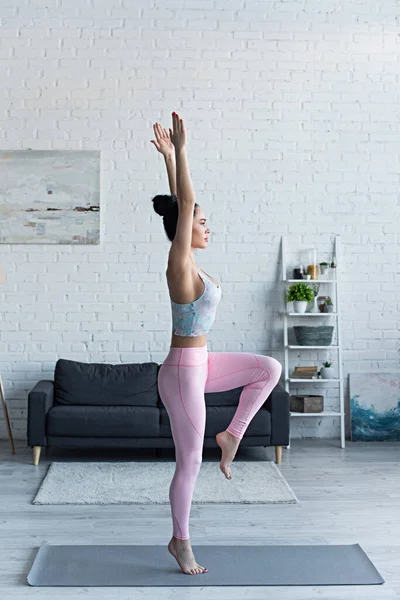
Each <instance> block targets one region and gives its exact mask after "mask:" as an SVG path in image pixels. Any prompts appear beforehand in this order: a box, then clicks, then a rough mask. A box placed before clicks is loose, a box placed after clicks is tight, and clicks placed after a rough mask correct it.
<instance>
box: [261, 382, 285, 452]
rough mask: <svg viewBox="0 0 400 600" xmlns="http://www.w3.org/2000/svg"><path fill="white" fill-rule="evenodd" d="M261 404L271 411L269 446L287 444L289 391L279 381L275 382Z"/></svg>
mask: <svg viewBox="0 0 400 600" xmlns="http://www.w3.org/2000/svg"><path fill="white" fill-rule="evenodd" d="M263 406H264V408H266V409H267V410H268V411H269V412H270V413H271V441H270V444H271V446H288V445H289V437H290V436H289V433H290V403H289V393H288V392H287V391H286V390H285V388H284V387H283V386H282V384H281V383H277V385H276V386H275V387H274V389H273V390H272V392H271V393H270V395H269V396H268V398H267V399H266V401H265V402H264V405H263Z"/></svg>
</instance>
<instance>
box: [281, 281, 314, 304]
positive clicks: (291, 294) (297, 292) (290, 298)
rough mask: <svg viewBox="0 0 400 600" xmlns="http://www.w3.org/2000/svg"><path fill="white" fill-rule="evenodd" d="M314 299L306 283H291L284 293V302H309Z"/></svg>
mask: <svg viewBox="0 0 400 600" xmlns="http://www.w3.org/2000/svg"><path fill="white" fill-rule="evenodd" d="M313 299H314V294H313V291H312V289H311V288H310V287H309V285H308V284H307V283H304V282H303V281H300V282H299V283H293V284H292V285H291V286H290V287H289V289H288V291H287V292H286V302H301V301H304V300H305V301H306V302H311V301H312V300H313Z"/></svg>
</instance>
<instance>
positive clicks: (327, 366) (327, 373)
mask: <svg viewBox="0 0 400 600" xmlns="http://www.w3.org/2000/svg"><path fill="white" fill-rule="evenodd" d="M322 364H323V365H324V366H323V367H321V378H322V379H333V377H334V374H333V368H332V363H331V362H329V361H325V362H324V363H322Z"/></svg>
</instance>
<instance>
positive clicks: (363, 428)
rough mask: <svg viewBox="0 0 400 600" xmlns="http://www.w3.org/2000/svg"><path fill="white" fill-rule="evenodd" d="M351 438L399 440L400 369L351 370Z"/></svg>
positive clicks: (359, 440)
mask: <svg viewBox="0 0 400 600" xmlns="http://www.w3.org/2000/svg"><path fill="white" fill-rule="evenodd" d="M349 383H350V418H351V441H353V442H381V441H399V440H400V372H399V373H350V375H349Z"/></svg>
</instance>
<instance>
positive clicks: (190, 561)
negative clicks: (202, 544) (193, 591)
mask: <svg viewBox="0 0 400 600" xmlns="http://www.w3.org/2000/svg"><path fill="white" fill-rule="evenodd" d="M168 550H169V551H170V553H171V554H172V556H173V557H174V558H176V560H177V562H178V565H179V566H180V568H181V569H182V571H183V572H184V573H186V574H187V575H197V574H198V573H206V572H207V571H208V569H206V568H205V567H202V566H201V565H199V564H197V562H196V560H195V558H194V555H193V550H192V545H191V543H190V540H178V538H176V537H175V536H172V538H171V541H170V543H169V544H168Z"/></svg>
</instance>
